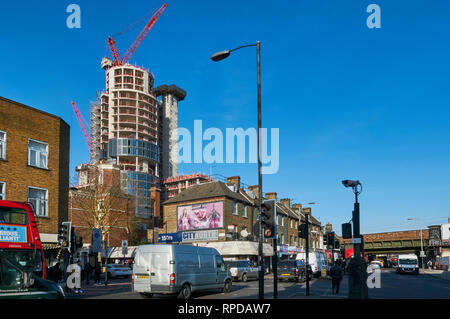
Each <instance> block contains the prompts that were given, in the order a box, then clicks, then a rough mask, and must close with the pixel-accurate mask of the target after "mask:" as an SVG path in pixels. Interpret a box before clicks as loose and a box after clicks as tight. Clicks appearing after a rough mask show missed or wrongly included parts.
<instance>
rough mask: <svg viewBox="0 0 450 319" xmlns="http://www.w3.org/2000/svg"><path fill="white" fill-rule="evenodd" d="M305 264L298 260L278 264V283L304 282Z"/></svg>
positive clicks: (309, 268) (283, 261)
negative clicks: (283, 281) (285, 281)
mask: <svg viewBox="0 0 450 319" xmlns="http://www.w3.org/2000/svg"><path fill="white" fill-rule="evenodd" d="M305 269H306V268H305V263H304V262H303V261H300V260H282V261H279V262H278V266H277V273H278V274H277V277H278V280H279V281H282V280H287V281H291V280H294V281H296V282H305V281H306V271H305ZM308 270H309V271H308V272H309V278H311V277H312V276H311V275H312V270H311V266H308Z"/></svg>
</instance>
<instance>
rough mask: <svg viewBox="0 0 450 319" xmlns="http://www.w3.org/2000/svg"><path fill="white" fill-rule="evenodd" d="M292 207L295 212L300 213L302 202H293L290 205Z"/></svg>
mask: <svg viewBox="0 0 450 319" xmlns="http://www.w3.org/2000/svg"><path fill="white" fill-rule="evenodd" d="M292 209H293V210H295V211H296V212H299V213H301V212H302V204H294V205H292Z"/></svg>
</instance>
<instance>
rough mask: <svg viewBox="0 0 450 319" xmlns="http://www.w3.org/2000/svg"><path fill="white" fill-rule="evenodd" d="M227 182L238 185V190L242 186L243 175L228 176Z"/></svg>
mask: <svg viewBox="0 0 450 319" xmlns="http://www.w3.org/2000/svg"><path fill="white" fill-rule="evenodd" d="M227 184H228V185H234V186H236V190H238V189H240V188H241V177H240V176H232V177H228V178H227Z"/></svg>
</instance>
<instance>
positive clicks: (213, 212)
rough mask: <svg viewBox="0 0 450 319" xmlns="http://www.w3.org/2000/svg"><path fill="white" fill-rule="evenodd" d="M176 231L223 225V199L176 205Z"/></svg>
mask: <svg viewBox="0 0 450 319" xmlns="http://www.w3.org/2000/svg"><path fill="white" fill-rule="evenodd" d="M177 220H178V223H177V224H178V231H183V230H197V229H214V228H222V227H223V201H219V202H212V203H203V204H195V205H187V206H178V207H177Z"/></svg>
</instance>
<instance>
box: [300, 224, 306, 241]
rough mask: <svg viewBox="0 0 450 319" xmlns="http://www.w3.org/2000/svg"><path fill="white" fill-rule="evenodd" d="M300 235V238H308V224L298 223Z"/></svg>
mask: <svg viewBox="0 0 450 319" xmlns="http://www.w3.org/2000/svg"><path fill="white" fill-rule="evenodd" d="M298 237H299V238H304V239H306V238H308V225H307V224H300V225H298Z"/></svg>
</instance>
